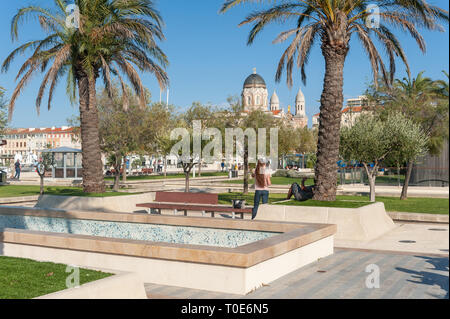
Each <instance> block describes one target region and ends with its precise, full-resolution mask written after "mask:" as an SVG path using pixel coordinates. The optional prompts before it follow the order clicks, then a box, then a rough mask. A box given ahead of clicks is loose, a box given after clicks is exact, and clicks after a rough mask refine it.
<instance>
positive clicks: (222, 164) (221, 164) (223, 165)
mask: <svg viewBox="0 0 450 319" xmlns="http://www.w3.org/2000/svg"><path fill="white" fill-rule="evenodd" d="M220 167H221V168H222V172H223V170H224V169H225V163H224V162H222V163H220Z"/></svg>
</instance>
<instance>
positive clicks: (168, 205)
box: [136, 192, 252, 219]
mask: <svg viewBox="0 0 450 319" xmlns="http://www.w3.org/2000/svg"><path fill="white" fill-rule="evenodd" d="M218 203H219V196H218V195H217V194H207V193H184V192H156V195H155V201H154V202H152V203H143V204H137V205H136V206H137V207H143V208H147V209H148V210H149V211H151V209H155V210H158V211H159V213H161V209H167V210H173V212H174V214H177V213H178V211H183V212H184V215H185V216H187V212H188V211H200V212H202V214H203V215H205V214H206V213H210V214H211V217H215V213H231V214H232V218H235V216H236V214H238V215H240V217H241V219H244V214H246V213H247V214H250V213H251V212H252V208H251V207H250V208H233V207H230V206H227V205H219V204H218Z"/></svg>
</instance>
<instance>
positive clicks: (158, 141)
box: [141, 103, 184, 176]
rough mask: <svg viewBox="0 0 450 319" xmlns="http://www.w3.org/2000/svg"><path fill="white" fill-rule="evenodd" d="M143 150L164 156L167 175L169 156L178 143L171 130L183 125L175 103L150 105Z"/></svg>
mask: <svg viewBox="0 0 450 319" xmlns="http://www.w3.org/2000/svg"><path fill="white" fill-rule="evenodd" d="M145 122H146V123H145V125H144V127H145V128H144V132H143V135H142V137H143V140H142V142H141V145H142V147H143V150H144V151H145V152H146V153H149V154H155V155H157V156H162V157H163V159H164V176H167V156H169V155H170V151H171V149H172V147H173V145H174V144H175V143H176V142H175V141H172V140H171V139H170V132H171V131H172V130H173V129H175V128H176V127H181V126H183V125H184V124H182V119H181V116H180V115H179V114H176V113H175V107H174V106H173V105H166V104H162V103H153V104H151V105H150V110H149V112H148V116H147V117H146V119H145Z"/></svg>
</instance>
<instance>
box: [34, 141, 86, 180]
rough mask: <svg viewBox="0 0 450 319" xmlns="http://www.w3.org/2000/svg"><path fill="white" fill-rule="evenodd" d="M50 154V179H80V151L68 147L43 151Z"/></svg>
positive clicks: (81, 169)
mask: <svg viewBox="0 0 450 319" xmlns="http://www.w3.org/2000/svg"><path fill="white" fill-rule="evenodd" d="M44 153H50V154H51V161H52V164H53V165H52V178H81V176H82V175H81V174H82V171H83V168H82V166H81V150H80V149H76V148H70V147H58V148H53V149H47V150H43V151H42V154H44Z"/></svg>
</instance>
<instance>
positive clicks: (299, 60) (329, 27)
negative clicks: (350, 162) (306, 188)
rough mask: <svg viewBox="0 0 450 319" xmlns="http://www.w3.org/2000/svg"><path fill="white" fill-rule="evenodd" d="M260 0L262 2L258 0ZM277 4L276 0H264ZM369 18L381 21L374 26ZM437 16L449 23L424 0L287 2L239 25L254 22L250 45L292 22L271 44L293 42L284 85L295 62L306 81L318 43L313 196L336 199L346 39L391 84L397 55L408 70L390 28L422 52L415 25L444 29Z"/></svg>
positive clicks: (230, 3) (233, 0)
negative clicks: (321, 70)
mask: <svg viewBox="0 0 450 319" xmlns="http://www.w3.org/2000/svg"><path fill="white" fill-rule="evenodd" d="M249 2H257V1H256V0H227V1H225V3H224V4H223V6H222V8H221V12H226V11H227V10H229V9H230V8H232V7H234V6H236V5H239V4H245V3H249ZM258 2H263V1H262V0H260V1H258ZM267 2H276V1H267ZM369 4H376V5H377V6H378V9H379V12H378V13H377V12H376V11H375V13H372V12H371V10H370V9H369V8H370V6H369ZM371 19H374V20H377V19H379V25H375V27H373V25H372V23H371V21H372V20H371ZM439 20H443V21H448V12H447V11H445V10H443V9H441V8H439V7H437V6H433V5H429V4H427V3H426V2H425V1H424V0H378V1H374V0H286V1H280V4H278V5H277V4H275V5H274V6H272V7H270V8H269V9H267V10H263V11H259V12H254V13H252V14H250V15H249V16H248V17H247V18H246V19H245V20H244V21H243V22H241V24H240V25H245V24H253V28H252V30H251V31H250V34H249V37H248V44H249V45H250V44H252V43H253V41H254V40H255V38H256V36H257V35H258V34H259V33H260V32H261V31H262V30H263V29H264V28H265V27H266V26H267V25H269V24H272V23H279V24H283V25H284V24H286V23H287V22H290V21H292V22H293V25H294V28H292V29H290V30H287V31H285V32H282V33H281V34H280V35H279V36H278V37H277V38H276V39H275V40H274V43H278V42H284V41H286V40H288V39H289V38H290V37H293V40H292V42H291V43H290V44H289V46H288V47H287V49H286V50H285V51H284V53H283V55H282V56H281V59H280V61H279V64H278V70H277V72H276V76H275V79H276V81H277V82H279V81H280V79H281V76H282V74H283V72H284V69H285V68H286V77H287V84H288V86H292V71H293V67H294V64H296V65H297V67H298V68H300V70H301V77H302V80H303V82H304V83H306V72H305V66H306V65H307V63H308V58H309V55H310V52H311V49H312V48H313V46H314V44H315V43H317V42H319V43H320V44H321V50H322V54H323V56H324V58H325V78H324V82H323V91H322V96H321V100H320V103H321V105H320V118H319V136H318V145H317V164H316V166H315V183H316V187H315V193H314V199H317V200H335V198H336V185H337V174H336V162H337V161H338V156H339V129H340V118H341V109H342V105H343V92H342V89H343V80H344V77H343V70H344V63H345V59H346V56H347V54H348V51H349V49H350V46H349V43H350V39H351V37H352V36H353V35H355V36H356V37H357V39H358V40H359V41H360V42H361V44H362V46H363V48H364V49H365V52H366V54H367V56H368V58H369V61H370V65H371V68H372V71H373V76H374V79H377V77H378V74H381V75H382V76H383V78H384V79H385V81H386V82H387V83H388V84H390V83H391V82H392V81H393V79H394V73H395V58H396V57H400V59H401V60H402V61H403V62H404V64H405V65H406V68H407V72H408V74H409V66H408V61H407V58H406V55H405V52H404V51H403V49H402V47H401V44H400V41H399V39H398V38H397V37H396V36H395V35H394V34H393V32H392V31H391V29H390V28H389V27H394V28H399V29H401V30H403V31H406V32H407V33H409V35H410V36H412V37H413V38H414V40H415V41H416V42H417V44H418V46H419V48H420V49H421V50H422V51H423V52H425V50H426V47H425V41H424V39H423V37H422V36H421V35H420V33H419V32H418V30H417V28H416V26H421V27H424V28H426V29H429V30H442V27H441V26H440V25H439V24H438V21H439ZM374 39H377V40H378V42H379V44H380V45H381V47H382V48H384V49H385V53H386V55H387V57H388V59H389V65H390V67H389V69H387V67H386V66H385V63H384V62H383V58H382V55H381V54H380V53H379V50H378V49H377V47H376V45H375V43H376V42H375V41H373V40H374Z"/></svg>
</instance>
